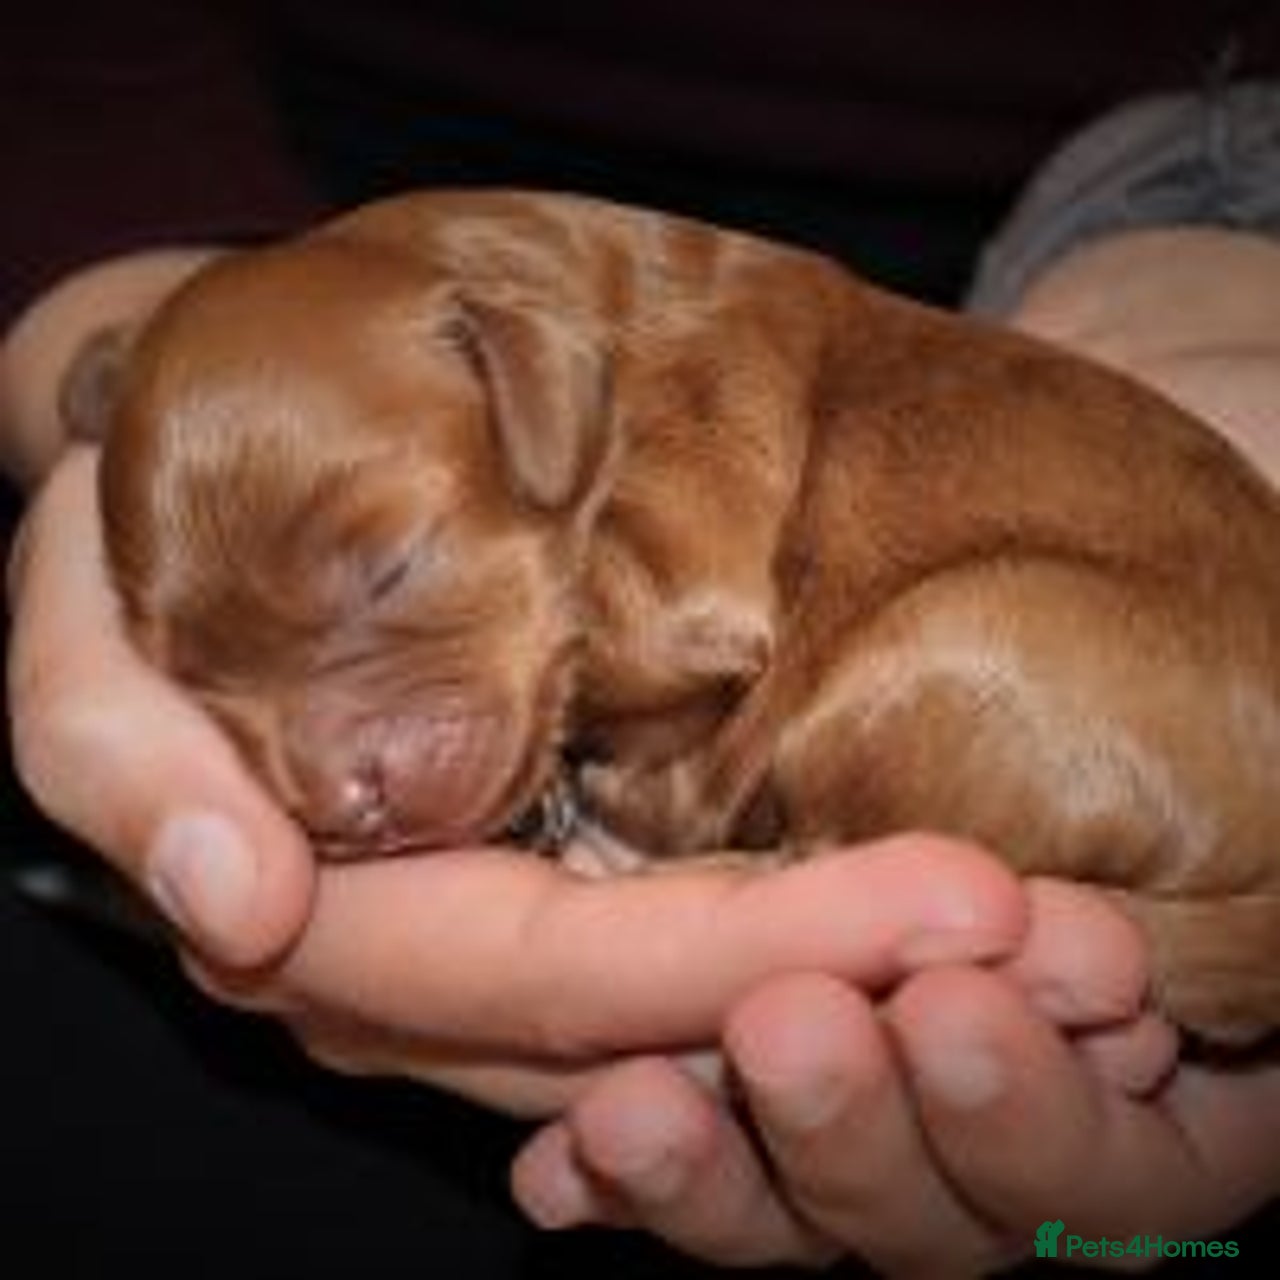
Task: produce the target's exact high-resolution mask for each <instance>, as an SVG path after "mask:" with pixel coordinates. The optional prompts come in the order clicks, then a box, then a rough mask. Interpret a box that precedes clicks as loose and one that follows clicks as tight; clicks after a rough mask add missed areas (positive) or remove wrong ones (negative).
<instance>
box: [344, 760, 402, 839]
mask: <svg viewBox="0 0 1280 1280" xmlns="http://www.w3.org/2000/svg"><path fill="white" fill-rule="evenodd" d="M336 810H337V812H336V813H335V815H334V816H335V818H336V819H337V826H338V828H339V831H340V832H341V834H342V835H343V836H346V837H347V838H349V839H353V840H376V839H377V838H378V837H379V836H383V835H386V834H387V831H388V829H389V828H390V826H391V805H390V802H389V801H388V798H387V788H386V779H385V775H384V772H383V769H382V766H381V763H380V762H379V761H378V760H376V759H367V760H364V761H361V762H360V763H359V764H357V765H356V766H354V768H353V769H352V771H351V772H350V773H349V774H348V775H347V776H346V777H345V778H343V779H342V780H341V781H340V782H339V783H338V794H337V805H336Z"/></svg>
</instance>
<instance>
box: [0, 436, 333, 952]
mask: <svg viewBox="0 0 1280 1280" xmlns="http://www.w3.org/2000/svg"><path fill="white" fill-rule="evenodd" d="M95 477H96V456H95V454H94V453H93V452H92V451H90V450H87V449H79V450H75V451H73V452H72V453H71V454H70V455H69V456H68V457H67V459H66V460H65V461H64V462H63V463H61V464H60V465H59V467H58V468H57V469H56V470H55V472H54V473H53V475H52V476H51V477H50V479H49V481H48V483H47V485H46V486H45V488H44V489H43V490H42V492H41V495H40V496H39V498H38V499H37V500H36V502H35V504H34V506H33V508H32V510H31V511H30V513H29V515H28V517H27V520H26V523H25V525H24V529H23V537H22V543H21V547H20V550H19V553H18V555H17V556H16V558H15V561H14V564H13V569H12V575H11V598H12V610H13V626H12V632H11V639H10V651H9V699H10V714H11V721H12V729H13V745H14V757H15V764H16V767H17V769H18V772H19V774H20V776H21V778H22V781H23V783H24V785H25V786H26V787H27V788H28V790H29V791H30V792H31V793H32V795H33V797H34V798H35V800H36V802H37V803H38V804H39V805H40V806H41V807H42V808H43V810H44V811H45V812H46V813H47V814H48V815H49V816H50V817H51V818H53V819H54V820H55V821H56V822H58V823H60V824H61V825H63V826H64V827H66V828H67V829H69V830H70V831H72V832H73V833H75V834H76V835H77V836H79V837H80V838H81V839H82V840H84V841H85V842H86V843H87V844H88V845H90V846H91V847H93V848H94V849H96V850H98V851H100V852H101V853H102V854H103V855H104V856H105V857H106V858H108V859H109V860H110V861H111V862H112V863H113V864H114V865H115V866H116V867H117V868H118V869H119V870H120V871H121V872H123V873H124V874H125V875H126V876H128V877H129V878H130V879H131V880H133V881H134V882H135V883H136V884H138V885H139V886H140V887H141V888H143V889H144V890H145V891H146V892H147V893H148V894H149V895H150V897H151V899H152V901H153V902H154V903H155V904H156V905H157V906H158V907H159V908H160V909H161V910H162V911H163V912H164V913H165V914H166V915H167V916H168V917H169V919H170V920H171V921H172V922H173V923H174V924H175V925H176V926H177V927H178V928H179V929H180V930H182V931H183V932H184V933H185V934H187V936H188V937H189V938H190V940H191V941H192V942H193V943H194V944H195V945H197V946H199V947H202V948H205V949H207V950H209V951H210V952H211V953H213V954H214V955H216V956H217V957H219V958H220V959H222V960H223V961H225V962H227V963H230V964H234V965H253V964H258V963H262V962H264V961H266V960H267V959H269V958H271V957H273V956H275V955H277V954H278V953H279V952H281V951H282V950H283V949H284V948H285V947H286V946H288V944H289V943H290V942H291V941H292V940H293V937H294V935H295V934H296V932H297V930H298V928H299V927H300V925H301V922H302V920H303V919H304V917H305V915H306V910H307V907H308V904H309V900H310V891H311V859H310V855H309V853H308V851H307V849H306V847H305V845H304V844H303V842H302V841H301V839H300V837H299V835H298V833H297V831H296V830H295V828H294V827H293V826H292V824H291V823H290V822H289V821H288V820H287V819H286V818H285V817H284V816H283V815H282V814H281V813H279V811H278V810H276V808H275V807H274V806H273V805H272V804H271V803H270V801H269V800H268V799H267V798H266V797H265V795H264V794H263V793H262V792H261V791H260V790H259V788H258V787H257V785H256V784H255V783H254V782H253V781H252V780H251V779H250V778H249V776H248V774H247V773H246V771H245V770H244V769H243V767H242V766H241V764H240V761H239V759H238V757H237V756H236V755H235V753H234V751H233V749H232V748H231V746H230V744H229V743H228V742H227V740H226V739H225V738H224V737H223V735H222V734H221V733H220V732H219V731H218V730H217V728H216V727H215V726H214V724H213V723H212V722H211V721H210V720H209V719H207V717H205V716H204V715H203V713H202V712H201V711H200V710H199V709H198V708H197V707H196V706H195V705H194V704H193V703H191V702H189V701H188V700H187V699H186V698H185V697H184V696H183V695H182V694H181V693H180V692H179V691H178V689H177V688H176V687H174V686H172V685H171V684H170V683H169V682H168V681H167V680H165V679H164V678H163V677H162V676H161V675H160V674H159V673H158V672H156V671H155V670H153V669H152V668H151V667H150V666H148V665H147V664H146V663H144V662H143V661H142V660H141V659H140V658H139V657H138V656H137V655H136V654H135V653H134V651H133V649H132V648H131V646H130V645H129V643H128V641H127V639H126V637H125V634H124V629H123V626H122V623H121V618H120V614H119V610H118V607H117V604H116V600H115V597H114V595H113V594H112V592H111V589H110V585H109V581H108V577H107V572H106V568H105V565H104V562H103V551H102V543H101V534H100V529H99V524H98V514H97V498H96V488H95V485H96V479H95Z"/></svg>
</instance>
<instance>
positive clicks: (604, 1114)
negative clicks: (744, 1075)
mask: <svg viewBox="0 0 1280 1280" xmlns="http://www.w3.org/2000/svg"><path fill="white" fill-rule="evenodd" d="M512 1188H513V1191H514V1193H515V1195H516V1199H517V1201H518V1202H519V1203H520V1204H521V1206H522V1207H523V1208H524V1209H525V1211H526V1212H527V1213H528V1214H529V1215H530V1217H532V1218H533V1219H534V1221H535V1222H538V1223H540V1224H541V1225H543V1226H555V1227H565V1226H570V1225H578V1224H581V1223H585V1222H599V1223H607V1224H612V1225H616V1226H627V1227H635V1228H641V1229H643V1230H645V1231H648V1232H650V1233H651V1234H654V1235H657V1236H660V1237H661V1238H662V1239H664V1240H666V1241H667V1242H668V1243H669V1244H672V1245H674V1246H675V1247H676V1248H678V1249H680V1250H682V1251H683V1252H686V1253H690V1254H693V1255H695V1256H697V1257H700V1258H705V1259H709V1260H711V1261H715V1262H717V1263H720V1264H721V1265H726V1266H749V1265H750V1266H758V1265H763V1264H767V1263H773V1262H781V1261H790V1262H799V1261H818V1260H823V1259H827V1258H829V1257H830V1256H831V1253H832V1249H831V1244H830V1242H829V1241H825V1240H823V1239H822V1238H821V1237H820V1236H819V1235H818V1233H816V1232H815V1231H813V1230H812V1229H810V1228H809V1227H808V1226H807V1225H806V1224H805V1223H804V1222H803V1221H802V1220H801V1219H799V1218H797V1217H796V1216H795V1215H794V1214H792V1213H791V1212H790V1211H789V1210H788V1209H787V1208H786V1206H785V1205H784V1204H783V1202H782V1201H781V1200H780V1199H779V1197H778V1196H777V1194H776V1193H775V1192H774V1190H773V1188H772V1187H771V1186H770V1184H769V1181H768V1178H767V1176H766V1174H765V1171H764V1168H763V1166H762V1164H761V1162H760V1159H759V1156H758V1154H757V1153H756V1152H755V1151H754V1150H753V1148H752V1146H751V1144H750V1142H749V1141H748V1139H747V1137H746V1135H745V1133H744V1132H743V1130H742V1129H741V1128H740V1127H739V1126H738V1125H737V1124H736V1123H735V1122H734V1121H733V1120H732V1119H731V1118H730V1116H729V1115H728V1113H727V1112H726V1111H725V1110H724V1109H723V1108H722V1106H721V1105H720V1104H719V1103H718V1102H717V1100H716V1099H715V1098H714V1097H713V1096H712V1095H711V1094H709V1093H708V1092H707V1091H706V1089H705V1088H703V1087H702V1086H701V1085H700V1084H698V1083H696V1082H695V1081H694V1080H693V1079H692V1078H691V1077H690V1076H689V1075H688V1074H687V1073H685V1072H684V1071H683V1070H682V1069H681V1068H680V1067H679V1066H678V1065H677V1064H675V1063H674V1062H672V1061H670V1060H667V1059H661V1058H649V1059H636V1060H633V1061H631V1062H627V1063H625V1064H623V1065H620V1066H618V1067H617V1068H615V1069H614V1070H613V1071H612V1072H610V1073H609V1074H608V1075H607V1076H605V1077H604V1078H603V1079H602V1080H601V1081H600V1083H599V1084H597V1085H596V1086H595V1088H593V1089H592V1090H590V1091H588V1093H587V1094H586V1095H585V1097H584V1098H583V1099H582V1100H581V1101H580V1102H579V1103H578V1105H577V1106H575V1107H574V1108H572V1110H571V1111H570V1113H569V1114H568V1116H567V1117H566V1118H565V1120H564V1121H563V1122H562V1123H560V1124H558V1125H553V1126H551V1127H549V1128H548V1129H546V1130H543V1131H542V1132H541V1133H540V1134H538V1135H537V1136H536V1137H535V1138H534V1139H533V1140H532V1141H531V1142H530V1143H529V1145H528V1146H527V1147H526V1148H525V1149H524V1150H523V1151H522V1152H521V1153H520V1155H519V1156H518V1157H517V1160H516V1162H515V1165H514V1166H513V1170H512Z"/></svg>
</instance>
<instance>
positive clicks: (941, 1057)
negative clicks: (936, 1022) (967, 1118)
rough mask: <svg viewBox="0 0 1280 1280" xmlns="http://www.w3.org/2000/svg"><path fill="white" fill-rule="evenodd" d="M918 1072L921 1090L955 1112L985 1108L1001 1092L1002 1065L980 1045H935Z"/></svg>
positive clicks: (1003, 1085)
mask: <svg viewBox="0 0 1280 1280" xmlns="http://www.w3.org/2000/svg"><path fill="white" fill-rule="evenodd" d="M918 1071H919V1074H920V1076H922V1077H923V1079H922V1081H921V1084H922V1085H923V1087H924V1089H925V1091H926V1092H928V1093H931V1094H933V1096H934V1097H935V1098H936V1099H937V1100H938V1101H939V1102H941V1103H942V1104H943V1105H944V1106H947V1107H951V1108H952V1109H954V1110H956V1111H977V1110H980V1109H981V1108H983V1107H988V1106H990V1105H991V1104H992V1103H993V1102H995V1101H996V1099H998V1098H999V1097H1000V1095H1001V1094H1002V1093H1004V1091H1005V1073H1004V1068H1003V1066H1002V1065H1001V1063H1000V1061H999V1059H998V1058H997V1057H996V1056H995V1055H994V1054H993V1053H991V1052H990V1051H989V1050H988V1049H986V1048H984V1047H983V1046H981V1045H976V1044H975V1045H949V1046H946V1047H942V1046H939V1050H937V1051H935V1052H934V1053H932V1054H930V1055H929V1056H928V1057H926V1058H924V1059H923V1060H922V1061H920V1063H919V1066H918Z"/></svg>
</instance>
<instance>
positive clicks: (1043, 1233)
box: [1036, 1218, 1066, 1258]
mask: <svg viewBox="0 0 1280 1280" xmlns="http://www.w3.org/2000/svg"><path fill="white" fill-rule="evenodd" d="M1065 1227H1066V1224H1065V1223H1064V1222H1063V1221H1062V1219H1061V1218H1059V1219H1058V1220H1057V1222H1042V1223H1041V1224H1040V1225H1039V1226H1038V1227H1037V1228H1036V1257H1037V1258H1056V1257H1057V1256H1058V1237H1059V1236H1060V1235H1061V1234H1062V1232H1063V1230H1064V1229H1065Z"/></svg>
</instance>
